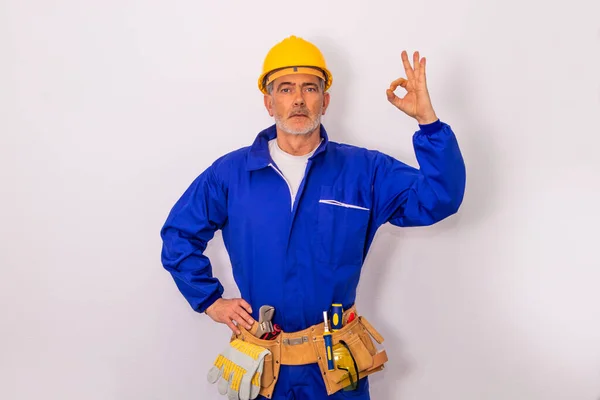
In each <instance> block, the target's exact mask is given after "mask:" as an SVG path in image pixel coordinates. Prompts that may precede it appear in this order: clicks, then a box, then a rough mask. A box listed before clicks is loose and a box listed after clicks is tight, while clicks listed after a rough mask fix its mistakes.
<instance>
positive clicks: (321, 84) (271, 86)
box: [267, 79, 325, 94]
mask: <svg viewBox="0 0 600 400" xmlns="http://www.w3.org/2000/svg"><path fill="white" fill-rule="evenodd" d="M274 83H275V81H271V83H269V84H268V85H267V93H269V94H273V84H274ZM319 87H320V88H321V92H324V91H325V81H324V80H323V79H319Z"/></svg>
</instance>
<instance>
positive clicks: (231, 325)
mask: <svg viewBox="0 0 600 400" xmlns="http://www.w3.org/2000/svg"><path fill="white" fill-rule="evenodd" d="M223 323H225V325H227V326H228V327H229V329H231V331H232V332H233V333H235V334H236V335H240V334H241V333H242V332H240V330H239V329H238V327H237V326H235V324H234V323H233V321H232V320H231V319H229V318H227V319H226V320H225V321H223Z"/></svg>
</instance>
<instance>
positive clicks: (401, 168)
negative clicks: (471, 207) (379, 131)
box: [373, 120, 466, 227]
mask: <svg viewBox="0 0 600 400" xmlns="http://www.w3.org/2000/svg"><path fill="white" fill-rule="evenodd" d="M419 127H420V130H419V131H417V132H416V133H415V134H414V136H413V146H414V149H415V154H416V157H417V161H418V163H419V166H420V168H419V169H416V168H413V167H411V166H408V165H406V164H404V163H402V162H400V161H398V160H396V159H394V158H393V157H390V156H388V155H385V154H382V153H379V154H378V157H377V161H376V165H375V176H374V179H373V190H374V211H375V216H374V218H375V221H376V223H377V225H378V226H379V225H382V224H384V223H386V222H390V223H391V224H392V225H396V226H402V227H408V226H426V225H432V224H434V223H436V222H438V221H441V220H442V219H444V218H446V217H448V216H450V215H452V214H454V213H456V212H457V211H458V208H459V207H460V205H461V203H462V201H463V197H464V191H465V184H466V171H465V164H464V160H463V157H462V154H461V152H460V149H459V146H458V142H457V140H456V136H455V135H454V132H453V131H452V128H450V126H449V125H448V124H446V123H444V122H442V121H440V120H437V121H436V122H434V123H431V124H428V125H419Z"/></svg>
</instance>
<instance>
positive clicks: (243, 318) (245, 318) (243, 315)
mask: <svg viewBox="0 0 600 400" xmlns="http://www.w3.org/2000/svg"><path fill="white" fill-rule="evenodd" d="M235 313H236V314H235V315H236V317H238V318H239V319H237V318H236V321H237V322H238V323H240V322H242V323H243V324H244V325H245V326H246V329H250V328H251V327H252V324H253V323H254V320H253V319H252V317H251V316H250V314H248V313H247V312H246V310H244V309H243V308H242V307H241V306H238V307H237V308H236V309H235Z"/></svg>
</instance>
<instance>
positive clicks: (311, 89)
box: [306, 86, 317, 92]
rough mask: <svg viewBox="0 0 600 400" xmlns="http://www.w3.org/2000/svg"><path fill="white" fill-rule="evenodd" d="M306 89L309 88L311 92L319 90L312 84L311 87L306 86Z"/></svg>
mask: <svg viewBox="0 0 600 400" xmlns="http://www.w3.org/2000/svg"><path fill="white" fill-rule="evenodd" d="M306 90H308V91H309V92H316V91H317V89H315V88H314V87H312V86H311V87H308V88H306Z"/></svg>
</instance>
